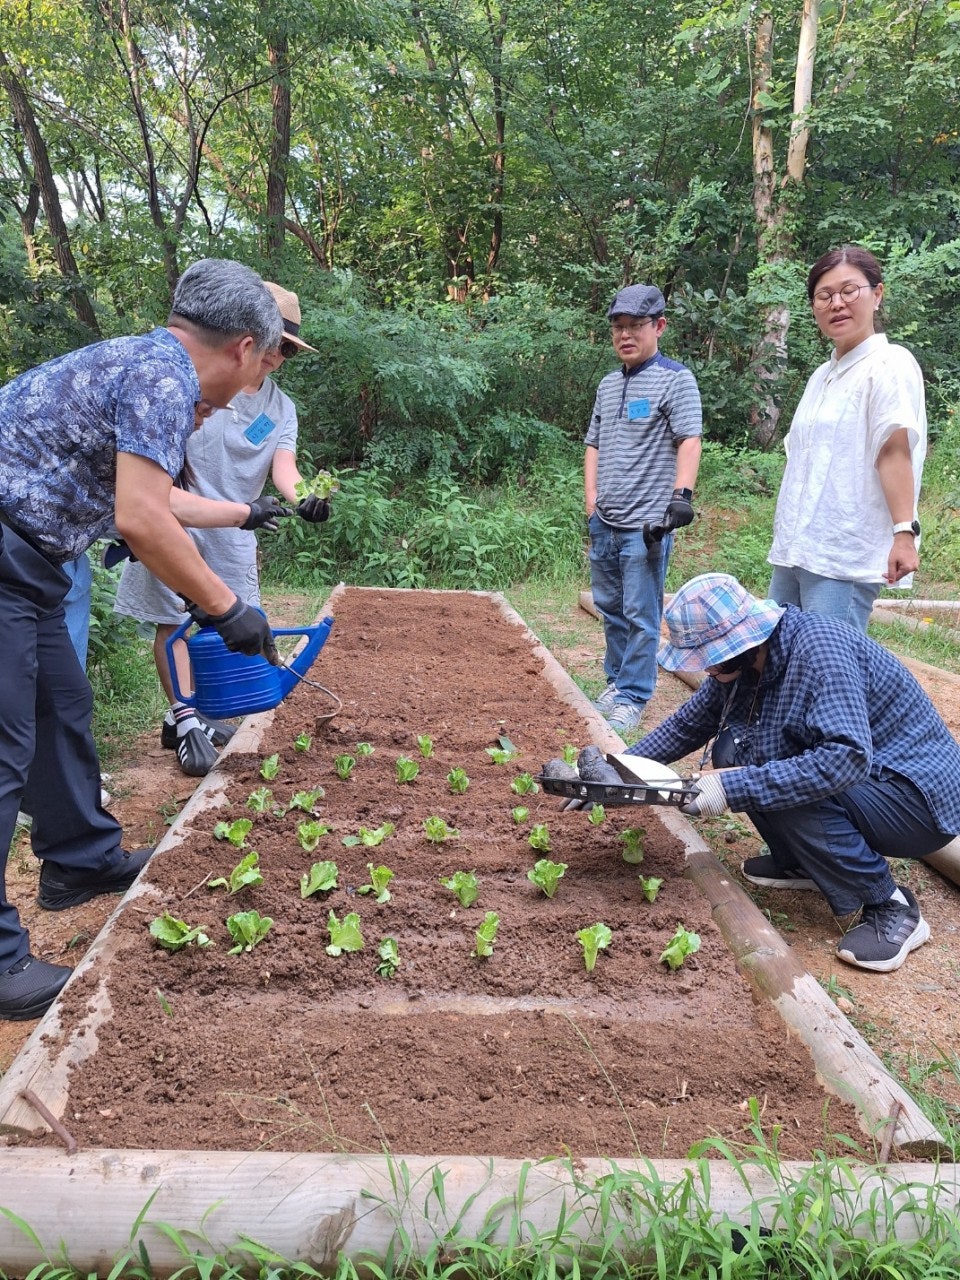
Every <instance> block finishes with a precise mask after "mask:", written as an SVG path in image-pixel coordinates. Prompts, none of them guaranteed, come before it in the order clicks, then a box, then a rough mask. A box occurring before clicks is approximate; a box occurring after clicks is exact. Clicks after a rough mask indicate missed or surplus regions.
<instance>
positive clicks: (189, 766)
mask: <svg viewBox="0 0 960 1280" xmlns="http://www.w3.org/2000/svg"><path fill="white" fill-rule="evenodd" d="M177 760H178V762H179V764H180V772H181V773H185V774H186V775H187V777H188V778H203V777H205V776H206V774H208V773H209V772H210V770H211V769H212V768H213V766H214V765H215V764H216V763H217V749H216V747H215V746H214V745H213V743H212V742H211V741H210V739H209V738H208V737H207V735H206V734H205V733H204V732H203V730H202V729H188V730H187V732H186V733H183V734H181V735H180V736H179V737H178V738H177Z"/></svg>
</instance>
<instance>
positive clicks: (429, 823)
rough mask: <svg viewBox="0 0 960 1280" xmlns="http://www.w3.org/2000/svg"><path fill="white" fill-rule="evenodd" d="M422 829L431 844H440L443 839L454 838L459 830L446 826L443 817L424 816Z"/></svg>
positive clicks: (458, 833) (457, 835)
mask: <svg viewBox="0 0 960 1280" xmlns="http://www.w3.org/2000/svg"><path fill="white" fill-rule="evenodd" d="M423 829H424V831H425V832H426V836H427V839H428V840H429V841H430V843H431V844H442V843H443V841H444V840H456V839H457V838H458V837H459V835H460V832H459V831H458V830H457V828H456V827H448V826H447V822H446V819H445V818H438V817H436V816H434V817H432V818H424V820H423Z"/></svg>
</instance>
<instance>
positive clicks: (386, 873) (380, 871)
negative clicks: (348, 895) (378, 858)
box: [357, 862, 393, 902]
mask: <svg viewBox="0 0 960 1280" xmlns="http://www.w3.org/2000/svg"><path fill="white" fill-rule="evenodd" d="M367 870H368V871H369V872H370V883H369V884H362V885H361V886H360V888H359V889H358V890H357V893H375V894H376V895H377V897H376V901H377V902H389V901H390V897H391V894H390V890H389V889H388V888H387V886H388V885H389V883H390V881H391V880H392V879H393V872H392V871H391V870H390V868H389V867H383V866H380V867H375V866H374V865H373V863H372V862H368V863H367Z"/></svg>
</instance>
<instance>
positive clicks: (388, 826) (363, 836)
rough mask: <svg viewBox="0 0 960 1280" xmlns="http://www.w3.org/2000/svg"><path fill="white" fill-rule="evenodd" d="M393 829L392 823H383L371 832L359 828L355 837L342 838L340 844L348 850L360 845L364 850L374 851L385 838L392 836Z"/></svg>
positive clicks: (368, 829) (367, 828) (364, 828)
mask: <svg viewBox="0 0 960 1280" xmlns="http://www.w3.org/2000/svg"><path fill="white" fill-rule="evenodd" d="M395 829H396V828H395V827H394V825H393V823H392V822H384V823H383V824H382V825H381V826H379V827H374V828H373V829H372V830H371V829H370V828H369V827H361V828H360V830H359V831H358V833H357V834H356V835H355V836H344V837H343V839H342V840H341V841H340V843H341V844H342V845H345V846H346V848H348V849H352V848H353V847H354V845H358V844H362V845H363V847H364V848H365V849H376V847H377V845H380V844H383V842H384V840H386V838H387V836H392V835H393V833H394V831H395Z"/></svg>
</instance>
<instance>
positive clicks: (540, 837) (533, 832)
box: [527, 822, 550, 853]
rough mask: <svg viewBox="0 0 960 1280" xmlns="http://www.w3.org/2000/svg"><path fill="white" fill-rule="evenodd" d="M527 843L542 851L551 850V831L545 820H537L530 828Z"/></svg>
mask: <svg viewBox="0 0 960 1280" xmlns="http://www.w3.org/2000/svg"><path fill="white" fill-rule="evenodd" d="M527 844H528V845H529V846H530V848H531V849H539V850H540V852H541V853H549V852H550V831H549V828H548V827H547V824H546V823H545V822H537V823H535V824H534V826H532V827H531V828H530V834H529V835H528V836H527Z"/></svg>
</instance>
